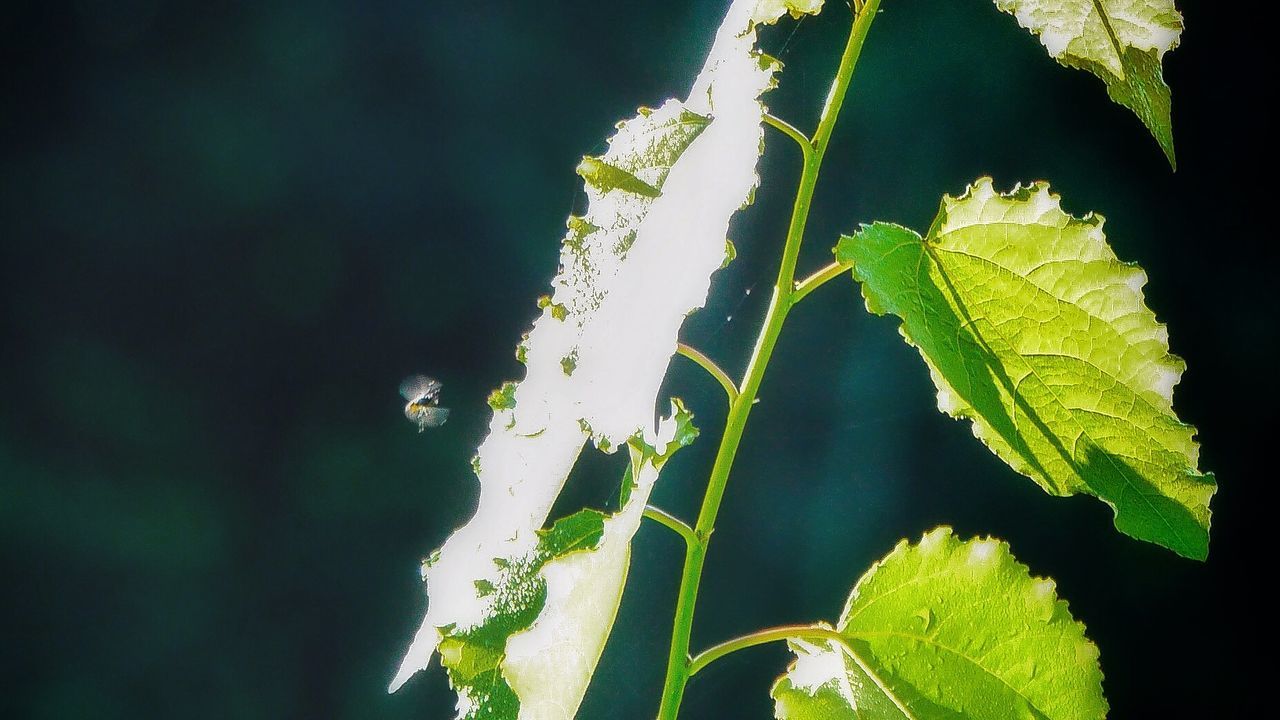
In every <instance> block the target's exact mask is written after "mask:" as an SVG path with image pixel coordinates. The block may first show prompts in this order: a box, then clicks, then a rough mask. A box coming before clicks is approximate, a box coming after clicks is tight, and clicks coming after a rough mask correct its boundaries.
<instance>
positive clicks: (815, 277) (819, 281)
mask: <svg viewBox="0 0 1280 720" xmlns="http://www.w3.org/2000/svg"><path fill="white" fill-rule="evenodd" d="M852 267H853V265H852V264H849V263H840V262H833V263H831V264H830V265H828V266H826V267H824V268H822V269H821V270H819V271H818V272H816V273H814V274H812V275H810V276H809V277H807V278H805V279H803V280H801V281H800V282H798V283H796V290H795V292H794V293H792V294H791V304H793V305H794V304H796V303H798V302H800V301H801V300H803V299H804V296H805V295H808V294H809V293H811V292H813V291H814V290H817V289H818V288H820V287H822V286H823V285H824V284H826V282H827V281H828V280H833V279H835V278H838V277H840V276H841V275H843V274H845V273H846V272H848V271H849V269H850V268H852Z"/></svg>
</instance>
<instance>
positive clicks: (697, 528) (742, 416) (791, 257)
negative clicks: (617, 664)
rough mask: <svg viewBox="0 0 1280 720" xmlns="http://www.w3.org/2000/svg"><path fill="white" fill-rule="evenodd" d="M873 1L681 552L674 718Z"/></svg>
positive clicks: (669, 701)
mask: <svg viewBox="0 0 1280 720" xmlns="http://www.w3.org/2000/svg"><path fill="white" fill-rule="evenodd" d="M879 6H880V0H866V2H865V3H863V8H862V12H860V13H858V15H857V17H856V18H855V19H854V21H853V27H852V29H851V30H850V32H849V40H848V42H847V43H846V44H845V48H844V53H843V54H842V55H841V56H840V67H839V68H838V69H837V70H836V76H835V80H834V81H833V82H832V83H831V91H830V92H829V93H828V94H827V100H826V103H825V104H824V105H823V108H822V114H821V116H820V118H819V120H818V129H817V130H816V131H815V132H814V134H813V141H812V143H811V147H812V152H806V153H805V157H804V169H803V170H802V172H801V174H800V183H799V187H798V188H797V189H796V198H795V202H794V203H793V205H792V208H791V222H790V225H789V226H788V228H787V240H786V244H785V245H784V247H783V251H782V260H781V262H780V264H779V267H778V277H777V279H776V280H775V281H774V284H773V296H772V297H771V298H770V299H769V309H768V311H767V312H766V313H765V320H764V327H763V328H761V330H760V335H759V337H758V338H757V340H756V346H755V349H754V350H753V351H752V353H751V360H750V361H749V362H748V363H747V371H746V374H745V375H744V377H743V379H742V386H741V387H740V388H739V394H738V396H737V397H736V398H735V399H734V401H733V403H732V404H731V405H730V406H729V417H728V419H727V420H726V421H725V429H724V435H723V436H722V437H721V439H720V448H719V449H718V450H717V452H716V459H715V464H714V465H713V466H712V468H711V478H710V480H708V482H707V490H706V494H705V495H704V496H703V498H702V509H701V510H700V511H699V513H698V521H697V524H696V525H694V529H693V531H694V538H695V540H696V541H697V542H696V543H695V544H693V545H690V546H689V547H688V550H687V552H686V553H685V558H684V568H683V570H682V571H681V578H680V594H679V597H678V599H677V600H676V611H675V619H674V622H673V623H672V631H671V650H670V654H669V655H668V657H667V675H666V681H665V682H664V684H663V690H662V705H661V706H660V708H659V710H658V719H659V720H675V719H676V716H677V715H678V714H679V713H680V703H681V701H682V700H683V699H684V690H685V686H686V685H687V684H688V683H689V676H690V675H691V672H690V669H691V666H692V659H691V658H690V656H689V639H690V636H691V634H692V632H693V614H694V608H695V606H696V605H697V600H698V587H699V585H700V584H701V581H702V568H703V565H704V564H705V562H706V558H707V547H708V545H709V543H710V540H711V533H712V532H714V531H715V526H716V516H717V515H718V514H719V512H720V502H721V500H723V499H724V492H725V488H726V487H727V485H728V482H729V472H730V470H731V469H732V468H733V461H734V458H735V457H736V455H737V453H738V445H739V443H740V442H741V441H742V433H743V431H744V430H745V429H746V426H747V418H748V417H749V416H750V415H751V408H752V406H753V405H754V404H755V401H756V393H757V392H758V391H759V389H760V383H761V381H762V380H763V379H764V372H765V368H766V367H768V365H769V359H770V358H771V357H772V356H773V348H774V346H775V345H776V344H777V342H778V336H779V334H780V333H781V332H782V326H783V324H784V322H785V321H786V319H787V313H788V312H789V311H790V310H791V307H792V305H793V304H794V303H795V292H796V289H795V271H796V258H797V257H799V254H800V245H801V243H802V242H803V239H804V229H805V223H806V222H807V221H808V219H809V206H810V204H811V202H812V201H813V191H814V188H815V187H816V185H817V183H818V171H819V170H820V169H821V167H822V158H823V156H824V155H825V154H826V151H827V146H828V145H829V144H830V142H831V133H832V131H833V130H834V129H835V124H836V118H837V116H838V115H839V114H840V107H841V106H842V105H843V104H844V96H845V93H846V92H848V90H849V82H850V80H851V79H852V78H853V70H854V68H855V67H856V66H857V64H858V56H859V55H860V54H861V53H862V45H863V43H864V41H865V40H866V37H867V31H868V30H869V29H870V28H871V23H872V22H873V21H874V20H875V17H876V13H877V11H878V8H879ZM797 134H798V131H797Z"/></svg>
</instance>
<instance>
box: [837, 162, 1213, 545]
mask: <svg viewBox="0 0 1280 720" xmlns="http://www.w3.org/2000/svg"><path fill="white" fill-rule="evenodd" d="M1102 225H1103V218H1102V217H1101V216H1099V215H1092V214H1091V215H1087V216H1085V217H1084V218H1075V217H1072V216H1070V215H1067V214H1066V213H1064V212H1063V211H1062V209H1061V207H1060V206H1059V201H1058V197H1057V196H1055V195H1052V194H1050V193H1049V189H1048V186H1047V185H1045V184H1043V183H1037V184H1035V185H1033V186H1031V187H1025V188H1015V189H1014V191H1013V192H1011V193H1009V194H1008V195H1001V194H999V193H997V192H996V191H995V190H994V189H993V188H992V185H991V180H990V179H989V178H984V179H981V180H979V181H977V182H976V183H975V184H974V185H973V186H971V187H970V188H969V191H968V192H967V193H966V194H965V195H964V196H962V197H959V198H951V197H946V198H944V199H943V203H942V208H941V210H940V211H939V214H938V217H937V219H936V220H935V221H934V223H933V227H932V228H931V229H930V231H929V233H928V235H927V236H926V237H923V238H922V237H920V236H919V235H917V234H916V233H915V232H914V231H911V230H908V229H906V228H903V227H899V226H896V225H889V224H885V223H877V224H874V225H870V226H866V227H863V229H862V230H861V231H860V232H859V233H858V234H857V235H855V236H853V237H843V238H841V239H840V244H839V246H838V248H837V255H838V257H839V258H840V259H841V260H843V261H846V262H852V263H853V274H854V277H855V278H856V279H857V280H858V281H859V282H861V283H862V290H863V295H864V297H865V298H866V301H867V307H868V309H870V310H871V311H872V312H875V313H877V314H886V313H892V314H894V315H896V316H898V317H899V318H901V319H902V334H903V336H904V337H905V338H906V339H907V341H908V342H909V343H911V344H912V345H915V346H916V347H917V348H918V349H919V350H920V354H921V355H922V356H923V357H924V359H925V362H926V363H927V364H928V366H929V369H930V371H931V375H932V377H933V381H934V384H935V385H936V386H937V388H938V406H939V408H940V409H941V410H943V411H945V412H947V413H949V414H950V415H952V416H955V417H964V418H969V419H971V420H972V421H973V432H974V434H975V435H976V436H978V437H979V438H980V439H981V440H982V441H983V442H984V443H986V444H987V446H988V447H990V448H991V449H992V451H994V452H995V453H996V455H998V456H1000V458H1001V459H1003V460H1004V461H1005V462H1007V463H1009V464H1010V465H1011V466H1012V467H1013V468H1014V469H1015V470H1017V471H1018V472H1020V473H1023V474H1024V475H1027V476H1028V477H1030V478H1032V479H1033V480H1035V481H1036V482H1037V483H1039V484H1040V486H1041V487H1043V488H1044V489H1045V490H1046V491H1047V492H1049V493H1051V494H1054V495H1070V494H1074V493H1087V494H1090V495H1095V496H1097V497H1099V498H1101V499H1102V500H1104V501H1105V502H1106V503H1107V504H1109V505H1111V507H1112V508H1114V510H1115V514H1116V527H1117V528H1119V529H1120V530H1121V531H1122V532H1125V533H1127V534H1129V535H1132V536H1133V537H1136V538H1140V539H1142V540H1147V541H1149V542H1154V543H1158V544H1160V545H1163V546H1165V547H1167V548H1170V549H1172V550H1174V551H1175V552H1177V553H1179V554H1181V555H1185V556H1187V557H1191V558H1197V559H1204V558H1205V557H1206V555H1207V554H1208V550H1209V499H1210V497H1211V496H1212V495H1213V493H1214V490H1215V489H1216V485H1215V484H1214V481H1213V477H1212V475H1209V474H1202V473H1200V472H1199V471H1198V470H1197V469H1196V465H1197V462H1198V455H1199V449H1198V446H1197V444H1196V442H1195V440H1194V435H1195V430H1194V428H1192V427H1190V426H1188V425H1185V424H1183V423H1182V422H1181V421H1179V420H1178V418H1177V416H1176V415H1175V414H1174V412H1173V387H1174V385H1176V384H1177V382H1178V380H1179V378H1180V377H1181V375H1182V371H1183V369H1184V367H1185V366H1184V364H1183V362H1182V360H1181V359H1179V358H1177V357H1175V356H1173V355H1170V354H1169V345H1168V332H1167V331H1166V330H1165V327H1164V326H1163V325H1161V324H1159V323H1157V322H1156V320H1155V316H1154V315H1153V314H1152V312H1151V311H1150V310H1149V309H1147V307H1146V305H1145V304H1144V302H1143V295H1142V287H1143V285H1144V284H1145V283H1146V280H1147V276H1146V273H1144V272H1143V271H1142V269H1141V268H1139V267H1137V266H1135V265H1132V264H1126V263H1122V262H1120V261H1119V260H1117V259H1116V257H1115V254H1114V253H1113V252H1112V251H1111V248H1110V247H1109V246H1108V245H1107V243H1106V238H1105V237H1104V235H1103V232H1102Z"/></svg>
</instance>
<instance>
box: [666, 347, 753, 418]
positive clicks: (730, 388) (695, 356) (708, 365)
mask: <svg viewBox="0 0 1280 720" xmlns="http://www.w3.org/2000/svg"><path fill="white" fill-rule="evenodd" d="M676 352H678V353H680V354H681V355H683V356H685V357H687V358H689V359H690V360H692V361H694V362H695V363H697V364H698V365H699V366H700V367H702V369H703V370H706V371H707V373H708V374H710V375H711V377H713V378H715V379H716V382H718V383H720V387H723V388H724V392H725V394H726V395H728V396H729V405H730V406H732V405H733V403H734V401H736V400H737V399H738V388H737V387H735V386H734V384H733V380H731V379H729V374H728V373H726V372H725V371H724V370H721V369H720V366H719V365H717V364H716V363H715V361H714V360H712V359H711V358H709V357H707V356H706V355H703V354H702V353H701V352H699V351H697V350H695V349H693V348H691V347H689V346H688V345H685V344H684V343H682V342H678V343H676Z"/></svg>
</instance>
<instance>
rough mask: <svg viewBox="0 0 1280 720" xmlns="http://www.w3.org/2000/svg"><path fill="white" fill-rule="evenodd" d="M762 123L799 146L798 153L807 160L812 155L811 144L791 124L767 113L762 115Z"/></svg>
mask: <svg viewBox="0 0 1280 720" xmlns="http://www.w3.org/2000/svg"><path fill="white" fill-rule="evenodd" d="M764 122H765V124H766V125H769V126H770V127H773V128H774V129H776V130H777V131H778V132H780V133H782V134H783V135H786V136H787V137H789V138H791V139H792V140H795V141H796V145H799V146H800V153H801V154H802V155H804V157H805V158H808V157H809V156H810V155H812V154H813V143H812V142H810V140H809V138H807V137H805V136H804V133H802V132H800V131H799V130H797V129H796V127H795V126H794V125H792V124H791V123H789V122H787V121H786V120H783V119H781V118H778V117H774V116H773V115H770V114H769V113H765V114H764Z"/></svg>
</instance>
